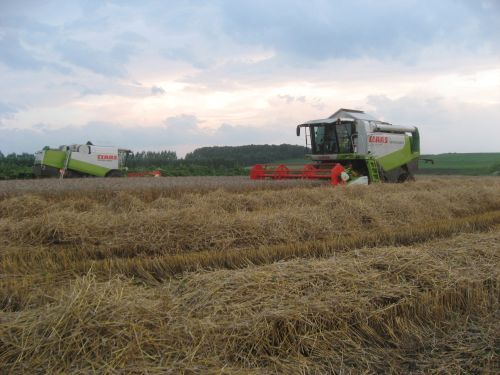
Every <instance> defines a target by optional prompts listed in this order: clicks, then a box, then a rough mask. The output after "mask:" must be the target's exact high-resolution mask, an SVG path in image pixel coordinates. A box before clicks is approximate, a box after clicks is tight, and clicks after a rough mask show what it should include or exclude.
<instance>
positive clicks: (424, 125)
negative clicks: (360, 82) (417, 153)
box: [367, 95, 500, 153]
mask: <svg viewBox="0 0 500 375" xmlns="http://www.w3.org/2000/svg"><path fill="white" fill-rule="evenodd" d="M367 104H368V105H369V106H370V107H371V108H372V110H371V111H370V113H373V114H374V115H375V117H377V118H381V119H383V120H387V121H389V122H391V123H395V124H403V125H415V126H418V127H419V130H420V134H421V145H422V150H423V152H425V153H443V152H498V151H499V144H498V139H500V127H499V126H498V124H500V104H491V105H473V104H467V103H461V102H454V101H447V100H445V99H444V98H440V97H432V96H426V95H421V96H418V95H413V96H404V97H401V98H398V99H390V98H388V97H386V96H370V97H368V98H367ZM474 129H480V131H477V132H474Z"/></svg>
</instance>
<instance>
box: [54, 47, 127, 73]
mask: <svg viewBox="0 0 500 375" xmlns="http://www.w3.org/2000/svg"><path fill="white" fill-rule="evenodd" d="M58 50H59V52H60V53H61V55H62V58H63V59H64V60H65V61H67V62H69V63H71V64H73V65H76V66H79V67H81V68H85V69H88V70H90V71H92V72H94V73H97V74H102V75H109V76H114V77H122V76H124V75H125V74H126V69H125V65H126V63H127V62H128V60H129V58H130V56H131V54H132V53H133V51H134V47H132V46H130V45H125V44H116V45H114V46H113V47H112V48H111V49H109V50H102V49H100V50H99V49H95V48H92V47H91V46H89V45H88V44H87V43H85V42H82V41H78V40H72V39H70V40H66V41H65V42H63V43H61V44H60V45H59V46H58Z"/></svg>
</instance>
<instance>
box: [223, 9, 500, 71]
mask: <svg viewBox="0 0 500 375" xmlns="http://www.w3.org/2000/svg"><path fill="white" fill-rule="evenodd" d="M489 4H490V5H492V4H493V2H490V3H489ZM220 6H221V10H222V12H223V18H222V20H223V24H224V28H225V30H226V31H227V32H228V33H229V34H230V35H232V36H233V37H234V38H236V39H237V40H239V41H240V42H242V43H246V44H263V45H269V46H271V47H273V48H274V49H275V50H276V51H277V52H278V53H279V54H285V55H293V56H295V58H301V59H304V60H308V61H315V60H324V59H330V58H335V59H353V58H360V57H367V56H369V57H376V58H382V59H387V58H397V59H400V60H402V61H411V59H409V58H408V55H409V56H411V57H415V56H417V52H418V50H419V49H421V48H425V47H426V46H427V45H429V44H432V43H436V42H443V43H447V44H451V43H455V44H457V45H460V46H462V45H465V46H466V47H467V48H469V49H471V50H472V51H477V50H479V49H481V48H482V46H483V45H484V44H485V43H491V44H492V45H494V46H499V45H500V35H499V33H498V31H499V26H498V16H499V14H500V12H498V8H496V9H494V8H493V7H491V8H490V9H483V8H481V7H478V6H477V4H476V3H475V2H468V1H454V0H443V1H439V2H435V3H433V4H432V5H430V6H422V4H421V2H419V1H417V0H409V1H395V0H392V1H391V0H390V1H385V2H373V1H371V0H348V1H347V0H345V1H336V2H325V1H313V2H301V1H293V2H291V1H288V0H278V1H273V2H272V4H270V3H269V2H268V1H264V0H256V1H252V2H243V3H242V2H222V3H220ZM492 9H493V10H492ZM457 20H460V22H457ZM484 21H486V22H484ZM492 31H496V32H492Z"/></svg>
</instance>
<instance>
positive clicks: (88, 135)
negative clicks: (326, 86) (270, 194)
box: [0, 114, 302, 153]
mask: <svg viewBox="0 0 500 375" xmlns="http://www.w3.org/2000/svg"><path fill="white" fill-rule="evenodd" d="M202 123H203V122H202V121H200V120H199V119H198V118H197V117H196V116H194V115H190V114H181V115H179V116H173V117H169V118H167V119H166V120H165V121H164V122H163V124H161V125H160V126H156V127H124V126H122V125H120V124H115V123H109V122H104V121H94V122H89V123H87V124H85V125H84V126H66V127H63V128H60V129H53V128H51V127H50V126H49V125H47V124H37V125H35V126H33V127H32V128H30V129H15V128H6V127H3V128H0V151H2V152H3V153H10V152H19V151H20V150H21V151H26V152H35V151H36V150H39V149H41V148H43V147H44V146H46V145H49V146H52V147H54V146H59V145H63V144H73V143H85V142H86V141H88V140H91V141H92V142H93V143H94V144H99V145H114V146H120V147H127V148H130V149H132V150H134V151H140V150H144V149H158V150H159V149H167V150H176V151H177V150H182V153H185V152H186V151H192V150H193V149H194V148H196V147H202V146H214V145H219V146H220V145H244V144H251V143H254V144H262V143H267V144H272V143H275V144H280V143H284V142H288V141H292V142H294V141H295V142H294V143H301V141H302V140H301V139H299V140H297V139H295V138H293V137H288V138H287V137H286V136H284V134H283V132H282V131H280V129H279V128H277V127H271V126H270V127H265V128H260V127H252V126H233V125H229V124H223V125H221V126H219V127H218V128H216V129H206V128H203V127H201V126H200V124H202ZM289 133H290V134H292V133H293V132H289ZM3 140H9V142H4V141H3ZM186 146H187V147H186Z"/></svg>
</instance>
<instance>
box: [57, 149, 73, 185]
mask: <svg viewBox="0 0 500 375" xmlns="http://www.w3.org/2000/svg"><path fill="white" fill-rule="evenodd" d="M70 158H71V151H70V150H66V159H65V160H64V167H63V168H62V169H61V170H60V172H61V173H60V174H59V179H63V178H64V175H65V174H66V170H67V169H68V164H69V159H70Z"/></svg>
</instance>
